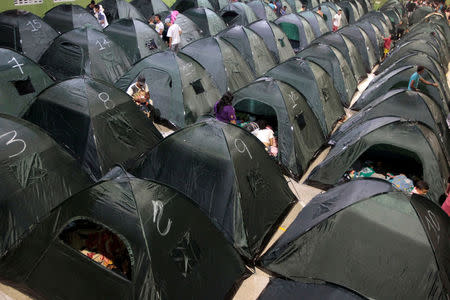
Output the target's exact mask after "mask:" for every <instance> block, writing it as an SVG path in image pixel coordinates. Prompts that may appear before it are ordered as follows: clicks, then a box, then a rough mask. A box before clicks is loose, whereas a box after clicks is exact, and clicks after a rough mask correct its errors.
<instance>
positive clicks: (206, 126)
mask: <svg viewBox="0 0 450 300" xmlns="http://www.w3.org/2000/svg"><path fill="white" fill-rule="evenodd" d="M174 157H176V158H177V159H176V160H174V159H173V158H174ZM180 161H182V162H183V163H180ZM131 173H133V174H135V175H136V176H137V177H140V178H148V179H153V180H156V181H158V182H162V183H164V184H167V185H168V186H170V187H172V188H174V189H176V190H177V191H179V192H181V193H183V194H185V195H187V196H188V197H189V198H190V199H192V200H193V201H194V202H195V203H196V204H197V205H198V206H199V207H200V209H201V210H202V211H203V212H204V213H205V214H207V215H208V217H209V219H210V220H211V222H212V223H213V224H214V225H215V226H216V227H217V228H218V229H219V230H220V231H221V232H222V233H223V234H224V235H225V237H226V239H227V240H228V241H229V242H230V243H231V244H233V245H234V247H235V248H236V249H237V251H238V252H239V253H240V254H241V255H242V256H243V257H244V258H245V259H247V260H249V261H250V260H252V259H254V258H255V257H256V255H257V254H259V252H260V251H261V250H262V249H263V247H264V246H265V241H266V239H267V238H270V235H271V233H273V231H274V230H276V225H277V224H278V222H280V221H281V220H280V218H281V216H283V215H284V214H285V213H286V212H287V209H288V208H289V207H290V206H291V205H292V204H293V203H294V201H295V196H294V195H293V194H292V192H291V191H290V189H289V187H288V185H287V183H286V181H285V179H284V177H283V176H282V174H281V172H280V170H279V168H278V166H277V165H276V163H275V162H274V161H273V160H272V159H271V158H270V157H269V156H268V155H267V153H266V151H265V149H264V146H263V144H262V143H261V142H260V141H259V140H258V139H257V138H256V137H255V136H253V135H252V134H251V133H249V132H247V131H245V130H244V129H241V128H238V127H236V126H234V125H231V124H227V123H223V122H220V121H217V120H215V119H210V120H208V121H205V122H200V123H196V124H194V125H192V126H190V127H187V128H185V129H183V130H180V131H178V132H176V133H174V134H172V135H170V136H169V137H167V138H166V139H164V140H163V141H162V142H161V143H160V144H158V145H157V146H156V147H155V148H153V149H152V150H150V151H149V152H148V153H147V154H146V155H145V156H143V157H142V159H141V160H140V161H139V162H138V164H137V165H136V167H135V168H133V171H131ZM274 195H277V196H276V197H274ZM189 219H191V220H192V219H193V218H192V217H189ZM219 277H220V276H219Z"/></svg>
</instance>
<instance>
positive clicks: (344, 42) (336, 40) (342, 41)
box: [313, 32, 367, 82]
mask: <svg viewBox="0 0 450 300" xmlns="http://www.w3.org/2000/svg"><path fill="white" fill-rule="evenodd" d="M313 43H314V44H325V45H329V46H333V47H335V48H336V49H338V50H339V51H340V52H341V53H342V54H343V55H344V58H345V60H346V61H347V63H348V65H349V66H350V67H351V69H352V72H353V75H354V77H355V80H356V81H357V82H361V81H362V80H363V79H364V78H366V77H367V73H366V71H365V68H364V63H363V60H362V57H361V54H359V51H358V49H357V48H356V46H355V44H354V42H352V41H351V40H350V39H349V38H347V37H345V36H344V35H341V34H339V33H337V32H330V33H327V34H324V35H323V36H321V37H320V38H318V39H315V40H314V41H313Z"/></svg>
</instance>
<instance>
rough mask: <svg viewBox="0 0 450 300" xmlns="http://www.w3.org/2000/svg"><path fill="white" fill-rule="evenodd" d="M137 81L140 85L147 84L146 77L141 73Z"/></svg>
mask: <svg viewBox="0 0 450 300" xmlns="http://www.w3.org/2000/svg"><path fill="white" fill-rule="evenodd" d="M137 83H138V84H139V85H140V86H144V85H145V77H144V76H142V75H140V76H139V77H138V79H137Z"/></svg>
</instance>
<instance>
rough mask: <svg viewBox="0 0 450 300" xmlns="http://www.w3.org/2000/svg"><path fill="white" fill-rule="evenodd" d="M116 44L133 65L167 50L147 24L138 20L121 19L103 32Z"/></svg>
mask: <svg viewBox="0 0 450 300" xmlns="http://www.w3.org/2000/svg"><path fill="white" fill-rule="evenodd" d="M103 33H104V34H105V35H106V36H107V37H108V38H109V39H110V40H111V41H113V42H114V43H116V44H117V45H119V46H120V47H122V49H123V50H124V52H125V53H126V54H127V56H128V58H129V59H130V62H131V63H132V64H134V63H136V62H137V61H138V60H140V59H141V58H144V57H146V56H149V55H150V54H153V53H156V52H158V51H164V50H166V49H167V45H166V43H165V42H164V41H163V40H162V39H161V38H160V37H159V34H158V33H157V32H156V31H155V30H154V29H153V28H152V27H150V26H149V25H148V24H147V23H144V22H142V21H139V20H137V19H120V20H117V21H115V22H113V23H112V24H110V25H109V26H108V27H106V28H105V29H104V30H103Z"/></svg>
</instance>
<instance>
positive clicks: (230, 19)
mask: <svg viewBox="0 0 450 300" xmlns="http://www.w3.org/2000/svg"><path fill="white" fill-rule="evenodd" d="M219 14H220V16H221V17H222V19H223V20H224V21H225V23H226V24H227V26H228V27H230V26H233V25H244V26H245V25H248V24H250V23H252V22H254V21H256V20H258V18H257V17H256V15H255V13H254V12H253V10H252V9H251V8H250V7H249V6H248V5H247V4H245V3H242V2H230V3H229V4H228V5H227V6H225V7H224V8H222V10H221V11H220V13H219Z"/></svg>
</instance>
